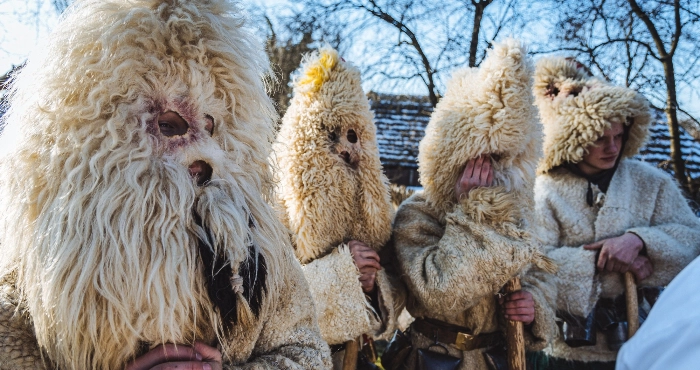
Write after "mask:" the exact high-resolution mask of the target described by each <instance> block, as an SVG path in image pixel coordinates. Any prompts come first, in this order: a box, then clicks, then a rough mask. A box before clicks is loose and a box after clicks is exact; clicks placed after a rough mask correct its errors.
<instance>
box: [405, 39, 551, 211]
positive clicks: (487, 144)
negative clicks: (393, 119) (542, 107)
mask: <svg viewBox="0 0 700 370" xmlns="http://www.w3.org/2000/svg"><path fill="white" fill-rule="evenodd" d="M531 76H532V65H531V62H530V60H529V58H528V57H527V51H526V49H525V48H524V47H523V46H522V45H521V44H520V43H519V42H518V41H515V40H507V41H505V42H503V43H500V44H496V45H494V48H493V50H491V51H489V54H488V56H487V58H486V59H485V60H484V62H483V63H482V64H481V66H480V67H479V68H478V69H477V68H466V69H462V70H459V71H457V72H456V73H455V74H454V75H453V76H452V79H451V80H450V82H449V84H448V86H447V91H446V93H445V96H444V97H443V98H442V100H441V101H440V103H439V104H438V105H437V108H436V110H435V112H434V113H433V115H432V117H431V118H430V123H428V126H427V128H426V132H425V137H424V138H423V140H422V141H421V143H420V148H419V155H418V163H419V165H418V166H419V167H418V171H419V173H420V181H421V183H422V184H423V186H424V188H425V196H426V199H427V200H428V202H430V203H431V204H433V206H435V207H437V208H438V209H440V210H441V211H443V212H445V213H448V212H450V211H451V210H452V209H453V207H454V206H455V204H456V195H455V184H456V183H457V180H458V178H459V176H460V175H461V173H462V172H463V170H464V167H465V165H466V163H467V161H468V160H469V159H472V158H476V157H478V156H480V155H481V154H491V157H492V163H493V168H494V186H493V187H490V188H479V189H474V190H472V191H471V192H470V194H469V197H468V198H469V199H468V200H467V203H469V204H472V206H473V207H471V206H470V208H473V209H471V210H470V211H471V212H472V214H473V215H474V216H475V217H477V218H479V217H482V216H483V217H485V218H486V219H491V220H493V221H498V220H499V219H501V221H503V219H502V217H498V216H495V213H498V214H500V215H501V216H503V217H505V218H506V219H508V218H510V217H511V216H514V217H516V218H521V216H522V215H518V216H516V215H514V214H512V213H511V211H509V210H507V208H509V207H511V208H514V209H515V208H517V209H519V210H526V209H529V207H531V204H532V192H533V186H534V178H535V167H536V165H537V161H538V159H539V156H540V147H541V127H540V124H539V122H538V120H537V111H536V110H535V107H534V106H533V102H534V99H533V96H532V93H531V86H532V82H531ZM494 212H495V213H494ZM506 213H510V215H506ZM521 213H522V214H526V213H527V212H521Z"/></svg>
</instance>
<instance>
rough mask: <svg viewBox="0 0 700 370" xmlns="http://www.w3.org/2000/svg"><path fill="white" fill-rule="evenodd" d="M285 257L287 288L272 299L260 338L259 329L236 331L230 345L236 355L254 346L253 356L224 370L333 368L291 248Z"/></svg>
mask: <svg viewBox="0 0 700 370" xmlns="http://www.w3.org/2000/svg"><path fill="white" fill-rule="evenodd" d="M284 253H285V257H286V258H285V259H286V260H285V263H284V264H282V266H284V267H283V268H284V269H285V271H284V284H282V286H281V287H280V289H279V291H278V293H274V296H271V297H268V298H269V301H268V303H269V304H268V305H267V307H266V309H265V311H264V312H263V313H262V316H261V317H260V322H261V323H262V328H261V329H260V332H259V335H258V336H257V337H255V336H253V333H252V332H255V331H257V329H255V330H240V331H236V332H235V334H234V336H233V337H232V338H231V339H230V341H229V343H228V346H230V348H231V349H232V352H235V351H236V350H237V349H240V348H241V347H243V346H247V345H253V346H254V349H253V352H252V353H251V355H250V356H249V357H248V358H247V359H244V360H243V361H241V360H239V359H234V360H233V361H230V363H228V364H227V363H224V366H223V368H224V370H234V369H235V370H258V369H280V370H287V369H290V370H291V369H294V370H297V369H329V368H331V359H330V350H329V348H328V345H327V344H326V342H325V341H324V340H323V339H322V337H321V334H320V333H319V330H318V322H317V320H316V313H315V312H314V307H313V301H312V298H311V295H310V294H309V287H308V285H307V283H306V281H304V276H303V273H302V270H301V266H300V265H299V263H298V262H297V261H296V260H295V258H294V256H293V255H292V252H291V248H290V250H289V251H285V252H284ZM251 331H252V332H251ZM251 340H252V341H253V342H252V343H251Z"/></svg>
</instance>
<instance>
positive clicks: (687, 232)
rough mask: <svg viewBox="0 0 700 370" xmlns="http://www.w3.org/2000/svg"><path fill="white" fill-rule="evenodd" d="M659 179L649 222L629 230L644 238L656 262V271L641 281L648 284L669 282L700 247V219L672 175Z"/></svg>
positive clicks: (653, 263)
mask: <svg viewBox="0 0 700 370" xmlns="http://www.w3.org/2000/svg"><path fill="white" fill-rule="evenodd" d="M664 175H665V174H664ZM657 178H658V177H657ZM659 180H660V184H659V186H658V189H659V190H658V193H657V194H656V202H655V206H654V212H653V214H652V215H651V218H650V219H649V226H646V227H633V228H631V229H628V230H627V231H628V232H632V233H634V234H637V235H638V236H639V237H640V238H641V239H642V240H643V241H644V244H645V246H646V251H647V255H648V257H649V259H650V260H651V263H652V265H653V266H654V273H653V274H652V275H651V276H649V277H648V278H646V279H645V280H644V281H643V282H642V284H643V285H647V286H665V285H667V284H668V283H670V282H671V280H673V278H674V277H675V276H676V275H678V273H680V271H681V270H683V268H685V266H687V265H688V264H689V263H690V262H692V261H693V259H694V258H695V257H696V256H697V255H698V252H699V249H700V221H698V218H697V217H696V216H695V215H694V214H693V211H692V210H691V209H690V207H689V206H688V203H687V202H686V200H685V198H684V197H683V195H682V194H681V192H680V190H679V189H678V186H677V185H676V183H675V182H674V181H673V179H671V178H670V177H668V176H663V177H661V178H660V179H659Z"/></svg>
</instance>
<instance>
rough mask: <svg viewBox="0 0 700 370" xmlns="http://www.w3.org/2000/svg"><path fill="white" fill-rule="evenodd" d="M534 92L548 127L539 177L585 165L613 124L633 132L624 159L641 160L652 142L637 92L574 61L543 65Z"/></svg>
mask: <svg viewBox="0 0 700 370" xmlns="http://www.w3.org/2000/svg"><path fill="white" fill-rule="evenodd" d="M533 91H534V94H535V101H536V104H537V107H538V108H539V111H540V117H541V119H542V124H543V126H544V145H543V151H544V156H543V158H542V160H541V161H540V164H539V166H538V173H547V172H548V171H550V170H551V169H553V168H555V167H557V166H560V165H562V164H564V163H578V162H580V161H581V160H582V159H583V156H584V155H585V154H586V151H587V150H588V148H589V147H590V146H591V145H593V143H594V142H595V141H596V140H597V139H598V138H599V137H601V136H602V135H603V133H604V132H605V130H606V129H608V128H610V121H611V120H620V121H621V122H624V123H625V124H626V125H628V126H629V137H628V139H627V141H626V142H625V148H624V151H623V152H622V157H623V158H628V157H632V156H634V155H635V154H637V153H638V152H639V149H640V148H641V147H642V146H643V145H644V143H645V141H646V139H647V136H648V132H649V125H650V122H651V114H650V112H649V104H648V102H647V100H646V99H645V98H644V97H643V96H642V95H641V94H639V93H637V92H636V91H634V90H632V89H629V88H626V87H621V86H615V85H612V84H610V83H609V82H607V81H604V80H601V79H599V78H597V77H594V76H592V75H591V73H590V72H589V71H588V69H587V68H585V67H584V66H583V65H582V64H581V63H579V62H577V61H576V60H574V59H571V58H563V57H551V58H544V59H541V60H540V61H539V62H538V63H537V68H536V70H535V86H534V89H533ZM630 125H631V126H630Z"/></svg>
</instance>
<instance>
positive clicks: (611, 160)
mask: <svg viewBox="0 0 700 370" xmlns="http://www.w3.org/2000/svg"><path fill="white" fill-rule="evenodd" d="M623 133H624V125H623V124H622V122H620V121H611V122H610V128H609V129H607V130H605V132H604V133H603V136H601V137H599V138H598V140H596V141H595V142H594V143H593V145H592V146H590V147H589V148H588V154H586V155H584V156H583V160H581V162H579V163H578V167H579V168H580V169H581V171H583V173H585V174H586V175H595V174H596V173H599V172H601V171H604V170H609V169H611V168H613V167H615V162H616V161H617V157H618V156H619V155H620V150H621V149H622V134H623Z"/></svg>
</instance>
